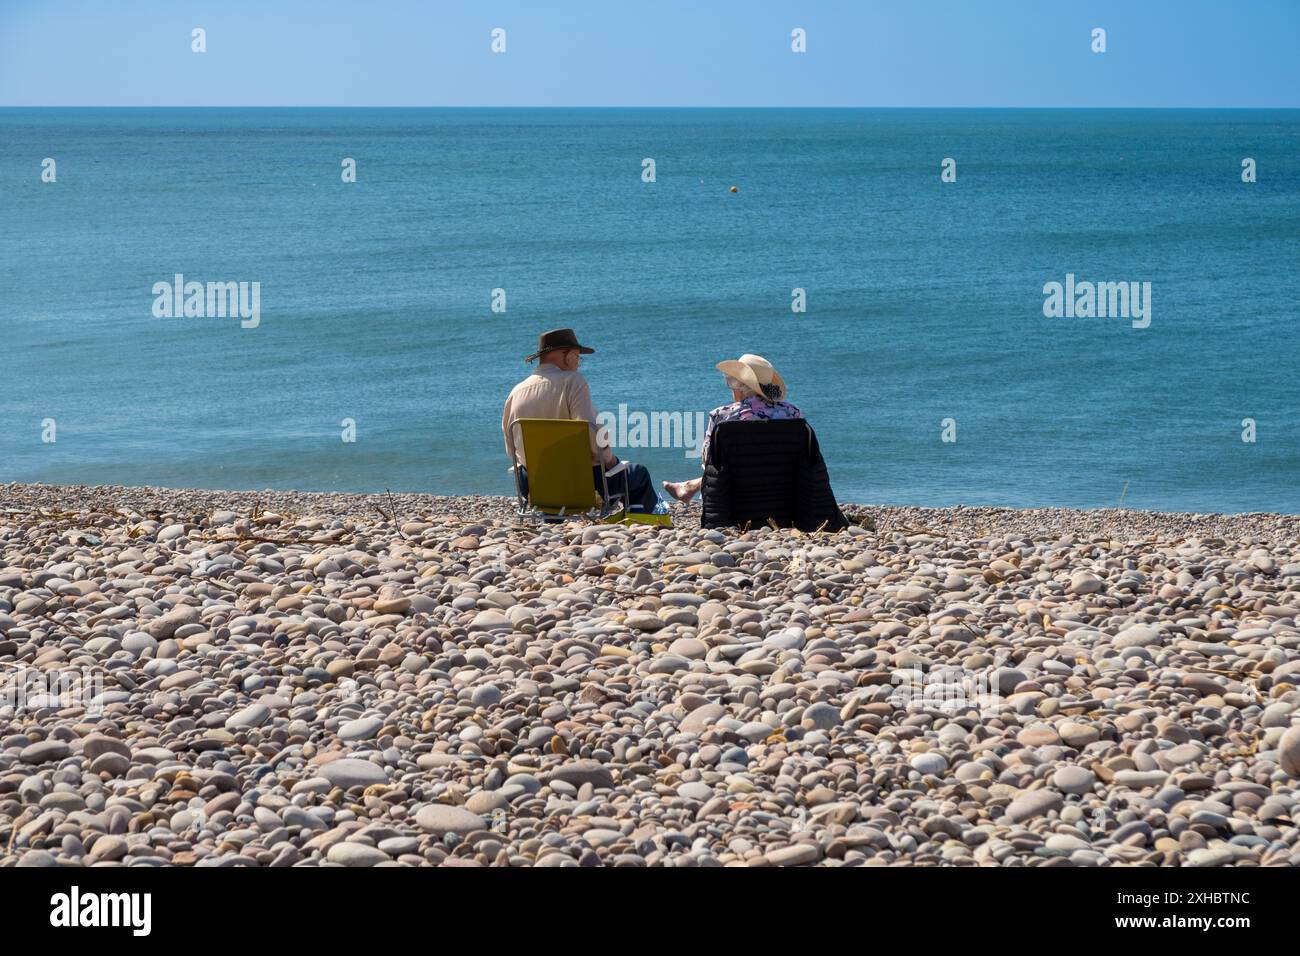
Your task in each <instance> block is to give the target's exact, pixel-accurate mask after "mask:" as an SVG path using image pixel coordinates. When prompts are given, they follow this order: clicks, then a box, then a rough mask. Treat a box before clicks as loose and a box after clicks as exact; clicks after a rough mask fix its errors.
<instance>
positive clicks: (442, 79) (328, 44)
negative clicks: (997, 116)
mask: <svg viewBox="0 0 1300 956" xmlns="http://www.w3.org/2000/svg"><path fill="white" fill-rule="evenodd" d="M194 27H203V28H204V29H206V31H207V46H208V51H207V52H206V53H204V54H196V53H192V52H191V51H190V31H191V29H193V28H194ZM494 27H502V28H504V29H505V30H506V37H507V52H506V53H505V54H500V55H493V54H492V53H491V52H490V51H489V43H490V36H489V34H490V31H491V30H492V29H493V28H494ZM795 27H803V28H804V29H805V30H806V31H807V37H808V41H807V42H808V52H807V53H805V54H795V53H792V52H791V50H790V31H791V30H792V29H793V28H795ZM1094 27H1103V28H1105V30H1106V31H1107V52H1106V53H1104V54H1094V53H1093V52H1092V51H1091V49H1090V44H1091V31H1092V29H1093V28H1094ZM0 105H4V106H1181V107H1189V106H1193V107H1194V106H1207V107H1210V106H1226V107H1236V106H1250V107H1296V106H1300V0H1105V2H1075V0H891V2H883V0H879V2H878V0H837V2H830V0H801V2H774V0H744V2H741V0H715V2H707V0H647V2H644V3H634V2H630V0H516V2H490V0H480V2H473V0H418V2H417V0H358V2H341V0H208V2H199V0H113V2H106V0H0Z"/></svg>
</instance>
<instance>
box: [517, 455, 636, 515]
mask: <svg viewBox="0 0 1300 956" xmlns="http://www.w3.org/2000/svg"><path fill="white" fill-rule="evenodd" d="M625 477H626V479H627V493H628V497H629V498H630V499H631V500H630V501H628V510H630V511H634V510H636V508H637V507H638V506H639V507H640V509H641V510H642V511H644V512H645V513H646V514H649V513H650V512H652V511H654V510H655V507H656V506H657V505H658V504H659V495H657V494H656V493H655V489H654V481H653V480H652V479H651V478H650V469H649V468H647V467H646V466H645V465H635V464H633V463H632V462H628V463H627V469H626V470H625V471H624V472H622V473H621V474H617V475H614V477H612V478H610V479H608V481H609V493H610V494H611V495H621V494H622V493H623V480H624V478H625ZM591 479H592V483H593V485H594V487H595V489H596V491H597V492H600V491H602V490H603V489H604V485H603V484H602V482H601V467H600V465H592V466H591ZM519 483H520V484H521V485H522V486H523V489H524V497H525V498H527V497H528V469H527V468H520V469H519Z"/></svg>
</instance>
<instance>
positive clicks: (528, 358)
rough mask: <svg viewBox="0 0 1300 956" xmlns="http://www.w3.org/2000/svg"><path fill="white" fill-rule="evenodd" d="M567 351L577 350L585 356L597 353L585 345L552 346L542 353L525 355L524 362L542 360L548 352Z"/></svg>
mask: <svg viewBox="0 0 1300 956" xmlns="http://www.w3.org/2000/svg"><path fill="white" fill-rule="evenodd" d="M565 349H577V350H578V351H579V352H581V353H582V354H583V355H594V354H595V353H596V350H595V349H589V348H587V346H585V345H552V346H549V347H548V348H544V349H542V350H541V351H540V352H534V353H533V354H532V355H525V356H524V361H525V362H531V361H533V359H539V358H541V357H542V356H543V355H545V354H546V353H547V352H562V351H564V350H565Z"/></svg>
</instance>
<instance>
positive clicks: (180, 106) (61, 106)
mask: <svg viewBox="0 0 1300 956" xmlns="http://www.w3.org/2000/svg"><path fill="white" fill-rule="evenodd" d="M0 109H12V110H232V109H233V110H1115V111H1120V110H1126V111H1131V112H1137V111H1140V110H1184V111H1191V110H1300V104H1297V105H1295V106H1007V105H996V106H995V105H986V106H934V105H928V106H842V105H841V106H817V105H800V106H728V105H721V104H719V105H713V106H679V105H656V106H644V105H643V106H591V105H552V106H522V105H520V106H501V105H495V106H466V105H459V106H452V105H438V104H428V105H418V106H414V105H410V104H405V105H397V104H393V105H388V104H379V105H374V104H367V105H355V104H302V103H277V104H265V103H262V104H242V103H219V104H205V105H193V104H184V103H149V104H141V103H135V104H128V105H124V104H107V103H24V104H19V103H0Z"/></svg>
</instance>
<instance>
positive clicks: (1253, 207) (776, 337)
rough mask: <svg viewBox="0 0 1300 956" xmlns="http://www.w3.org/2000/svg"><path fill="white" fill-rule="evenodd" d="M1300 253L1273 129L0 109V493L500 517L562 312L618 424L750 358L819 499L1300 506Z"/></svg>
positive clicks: (1263, 114)
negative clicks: (204, 292) (42, 486)
mask: <svg viewBox="0 0 1300 956" xmlns="http://www.w3.org/2000/svg"><path fill="white" fill-rule="evenodd" d="M45 158H51V159H53V160H55V164H56V165H55V167H54V168H55V176H56V181H54V182H43V181H42V169H43V166H42V161H43V160H44V159H45ZM345 158H351V159H354V160H355V161H356V182H352V183H345V182H343V181H342V176H341V169H342V167H341V163H342V161H343V160H344V159H345ZM646 158H651V159H653V160H654V170H655V181H654V182H646V181H644V180H643V160H644V159H646ZM947 158H951V159H953V160H954V161H955V163H956V178H955V181H952V182H944V181H942V179H941V172H942V171H943V167H942V164H943V161H944V160H945V159H947ZM1245 158H1252V159H1254V160H1255V163H1256V169H1257V181H1256V182H1253V183H1245V182H1243V181H1242V160H1243V159H1245ZM732 186H735V187H736V191H735V192H732V191H731V187H732ZM1298 254H1300V111H1294V110H1292V111H1268V110H1258V111H1251V110H1244V111H1197V110H1168V111H1161V110H1132V111H1105V110H1097V111H1093V110H1062V111H1055V110H726V109H716V110H714V109H683V110H667V109H665V110H660V109H629V110H602V109H583V110H507V109H494V110H476V109H458V110H437V109H429V110H423V109H366V110H360V109H356V110H354V109H3V110H0V307H2V308H3V314H2V315H0V346H2V347H0V369H2V371H0V385H2V386H3V387H0V481H42V482H60V483H96V484H99V483H115V484H131V485H143V484H150V485H168V486H178V487H201V488H228V489H262V488H296V489H306V490H346V491H382V490H384V489H391V490H393V491H429V492H436V493H446V494H458V493H469V492H475V493H495V494H508V493H510V492H511V490H512V488H511V485H510V481H509V477H508V475H507V474H506V465H507V461H506V458H505V454H504V451H503V448H502V442H501V435H500V416H501V406H502V402H503V399H504V397H505V394H506V393H507V391H508V390H509V389H510V387H511V386H512V385H513V384H514V383H515V382H516V381H517V380H519V379H520V378H522V377H523V376H524V375H525V374H526V372H527V367H526V366H525V364H524V362H523V361H522V358H523V356H524V355H525V354H527V353H528V352H530V351H532V350H533V347H534V345H535V343H536V340H537V335H538V333H539V332H541V331H543V330H545V329H549V328H554V327H562V326H570V327H572V328H574V329H575V330H576V331H577V333H578V335H579V337H580V338H581V339H582V340H583V342H584V343H586V344H588V345H591V346H592V347H594V348H595V349H596V353H595V354H594V355H591V356H589V357H587V358H586V359H585V360H584V363H583V371H584V372H585V373H586V375H587V377H588V379H589V380H590V382H591V387H592V392H593V395H594V398H595V401H596V405H597V407H598V408H599V409H602V410H609V411H611V412H615V411H617V410H618V408H619V406H620V405H623V406H626V411H627V413H628V414H629V415H630V414H634V413H637V412H640V413H643V414H648V413H651V412H661V413H662V412H672V411H680V412H684V413H692V414H693V413H695V412H700V411H707V410H708V409H710V408H712V407H714V406H715V405H719V404H722V403H724V402H725V401H728V400H729V398H728V395H727V393H726V391H725V389H724V388H723V385H722V381H721V377H720V375H719V374H718V373H717V372H716V371H715V370H714V365H715V364H716V363H717V362H718V361H720V360H722V359H725V358H735V357H737V356H738V355H740V354H741V353H744V352H752V353H758V354H760V355H763V356H765V357H767V358H768V359H769V360H770V361H771V362H772V363H773V364H774V365H775V366H776V367H777V369H778V370H779V371H780V373H781V374H782V376H783V377H784V378H785V380H786V382H787V384H788V386H789V399H790V401H792V402H794V403H795V404H797V405H798V406H799V407H800V408H802V409H803V411H804V413H805V414H806V416H807V417H808V419H809V420H810V421H811V423H812V424H813V426H814V427H815V429H816V431H817V434H818V437H819V439H820V442H821V446H822V450H823V453H824V454H825V456H826V458H827V460H828V463H829V466H830V474H831V479H832V484H833V486H834V488H835V491H836V493H837V495H838V497H839V498H840V499H841V500H842V501H856V502H868V503H877V502H878V503H898V504H921V505H953V504H958V503H964V504H968V505H1010V506H1019V507H1039V506H1072V507H1111V506H1115V505H1117V504H1118V503H1119V502H1120V500H1121V496H1123V501H1124V504H1125V506H1126V507H1132V508H1150V509H1157V510H1171V511H1172V510H1177V511H1185V510H1186V511H1216V512H1235V511H1286V512H1300V481H1297V465H1298V464H1300V348H1298V347H1297V331H1298V330H1300V270H1298V269H1297V266H1298V264H1300V255H1298ZM177 273H180V274H183V275H184V277H185V280H186V281H198V282H205V283H206V282H209V281H214V282H215V281H220V282H226V281H233V282H248V283H252V282H257V283H259V288H260V315H259V322H258V324H257V327H256V328H242V327H241V322H240V319H239V318H238V317H234V318H232V317H225V318H221V317H184V316H171V317H159V316H157V315H155V299H156V295H155V293H154V291H153V290H154V287H155V284H157V283H160V282H168V283H170V282H172V281H173V277H174V275H176V274H177ZM1067 275H1073V276H1074V277H1075V280H1074V281H1076V282H1084V281H1090V282H1126V283H1127V282H1137V283H1139V284H1141V283H1146V282H1149V283H1150V288H1151V297H1150V303H1149V304H1150V315H1149V325H1148V326H1147V327H1145V328H1135V327H1134V325H1133V322H1132V321H1130V320H1129V319H1128V318H1125V317H1122V316H1121V317H1105V318H1102V317H1087V316H1074V317H1068V318H1067V317H1048V316H1046V315H1044V300H1045V294H1044V286H1045V285H1046V284H1047V283H1051V282H1059V283H1062V284H1064V283H1065V282H1066V277H1067ZM494 289H502V290H504V302H505V311H504V312H501V311H494V310H493V308H492V305H493V290H494ZM795 289H802V290H804V295H805V297H806V311H803V312H795V311H793V310H792V301H793V296H794V293H793V292H792V290H795ZM498 301H499V299H498ZM345 419H350V420H351V421H352V422H353V423H354V426H355V438H356V440H355V441H351V442H348V441H343V440H342V433H343V431H344V426H343V425H342V424H341V423H342V422H343V421H344V420H345ZM1247 419H1249V420H1250V423H1246V420H1247ZM51 420H52V421H51ZM945 422H946V424H945ZM1252 429H1253V436H1251V435H1250V431H1251V430H1252ZM1243 433H1246V434H1247V437H1253V438H1254V441H1243ZM945 435H946V437H948V438H950V439H952V438H955V441H954V440H949V441H944V440H943V439H944V438H945ZM43 437H44V438H50V437H53V438H54V439H55V440H54V441H52V442H51V441H44V440H42V439H43ZM622 452H623V453H624V455H625V456H626V457H629V458H632V459H634V460H638V461H642V462H644V463H645V464H647V465H648V466H649V468H650V470H651V472H652V474H653V476H654V477H655V479H656V481H658V480H659V479H662V478H669V479H681V478H687V477H691V476H693V475H695V474H698V471H699V462H698V459H695V458H690V457H688V455H687V451H686V450H684V449H682V448H664V447H659V448H632V449H623V450H622Z"/></svg>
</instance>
